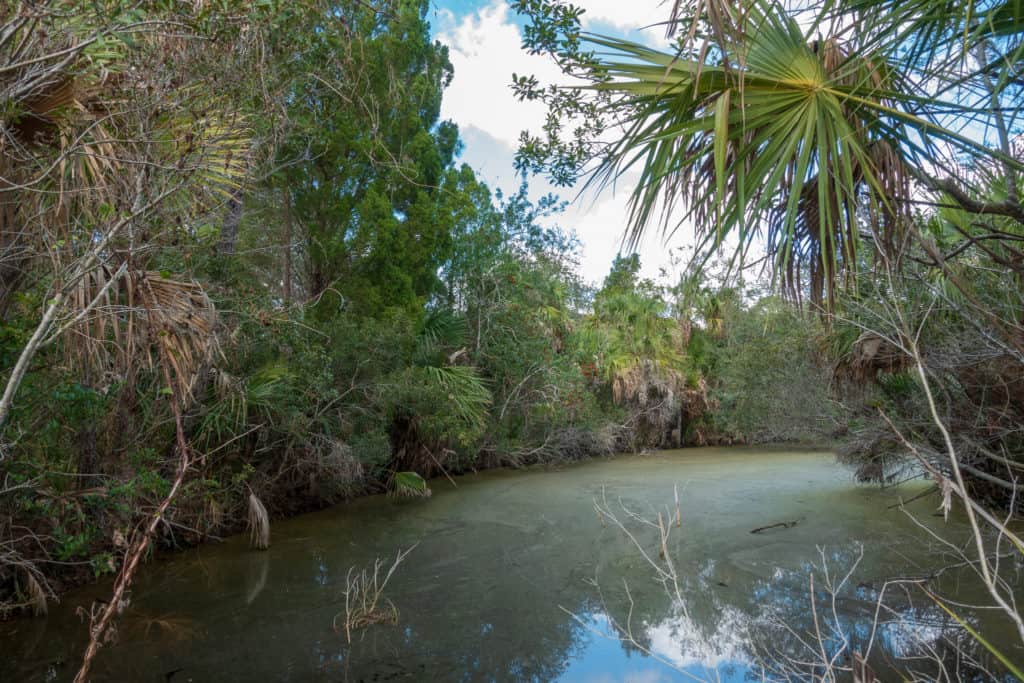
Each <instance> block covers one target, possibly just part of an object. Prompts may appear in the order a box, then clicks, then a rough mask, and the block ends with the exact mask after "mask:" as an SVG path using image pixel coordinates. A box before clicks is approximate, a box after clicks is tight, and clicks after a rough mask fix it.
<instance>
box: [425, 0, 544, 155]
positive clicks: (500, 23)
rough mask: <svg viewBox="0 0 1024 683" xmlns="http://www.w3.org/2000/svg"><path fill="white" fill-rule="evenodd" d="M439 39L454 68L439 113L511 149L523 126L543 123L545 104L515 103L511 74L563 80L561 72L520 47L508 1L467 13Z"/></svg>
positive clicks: (529, 127) (535, 126) (519, 38)
mask: <svg viewBox="0 0 1024 683" xmlns="http://www.w3.org/2000/svg"><path fill="white" fill-rule="evenodd" d="M437 38H438V40H440V41H441V42H443V43H445V44H447V45H448V49H449V52H450V57H451V61H452V66H453V67H454V68H455V77H454V79H453V80H452V84H451V86H450V87H449V88H448V90H446V91H445V95H444V100H443V101H442V104H441V116H442V117H445V118H451V119H454V120H455V121H456V122H457V123H459V124H460V125H462V126H469V125H472V126H475V127H477V128H479V129H480V130H482V131H484V132H486V133H488V134H490V135H491V136H493V137H495V138H497V139H498V140H500V141H502V142H503V143H505V144H507V145H508V146H509V147H510V148H515V146H516V143H517V141H518V139H519V132H520V131H521V130H523V129H524V128H528V129H531V130H536V129H537V128H539V127H540V126H541V125H543V123H544V116H545V113H546V110H545V108H544V105H543V104H541V103H539V102H520V101H518V100H517V99H516V98H515V96H514V95H513V94H512V89H511V88H510V84H511V83H512V74H513V73H518V74H534V75H536V76H537V78H539V79H540V80H541V82H543V83H552V82H555V83H557V82H560V81H562V80H563V79H562V77H561V72H560V71H559V70H558V67H557V66H555V64H554V62H553V61H552V60H551V59H548V58H547V57H542V56H537V55H529V54H527V53H526V52H524V51H523V49H522V36H521V35H520V33H519V27H518V26H516V25H515V24H513V23H512V21H511V20H510V17H509V8H508V5H507V4H505V3H504V2H502V1H501V0H498V1H497V2H495V3H493V4H491V5H489V6H487V7H484V8H483V9H481V10H479V11H477V12H475V13H474V14H470V15H467V16H465V17H463V18H462V20H461V21H460V22H458V23H454V24H451V25H450V27H449V28H447V29H446V30H444V31H443V32H441V33H439V34H438V35H437Z"/></svg>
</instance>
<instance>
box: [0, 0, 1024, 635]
mask: <svg viewBox="0 0 1024 683" xmlns="http://www.w3.org/2000/svg"><path fill="white" fill-rule="evenodd" d="M516 5H517V8H518V9H519V10H520V11H522V12H524V13H526V14H527V15H528V16H529V17H530V19H531V21H532V23H531V24H530V25H529V27H528V29H527V32H526V42H527V47H528V48H529V49H531V50H533V51H535V52H543V53H549V54H551V55H553V57H554V58H555V59H556V60H557V61H558V62H559V63H560V64H561V65H562V66H563V68H565V70H566V71H567V72H569V73H571V74H574V75H576V76H579V77H582V78H584V79H587V80H588V81H589V82H590V83H591V85H592V86H593V87H592V88H590V89H585V90H579V91H573V90H564V89H553V88H548V87H546V86H545V84H540V83H538V82H537V81H536V80H535V79H533V78H532V77H528V76H521V77H517V79H516V83H515V87H516V88H517V90H518V92H519V94H520V95H521V96H522V97H524V98H528V99H538V100H542V101H544V102H546V103H547V104H548V105H549V106H550V107H551V112H552V115H551V117H550V118H549V126H548V127H547V128H546V129H545V130H544V131H543V132H541V133H540V134H539V135H537V136H534V137H531V136H526V137H525V138H524V143H523V147H522V149H521V150H520V156H519V161H520V164H521V166H522V169H523V170H533V171H538V172H539V171H547V172H549V173H550V174H551V176H552V178H553V179H554V180H555V181H556V182H562V183H565V184H569V183H571V182H574V181H575V180H576V179H577V178H579V177H580V176H581V175H583V174H586V173H590V174H591V175H589V176H588V177H589V178H590V179H591V181H593V182H596V183H598V184H600V183H602V182H611V181H614V180H615V179H616V178H618V177H620V176H622V175H623V174H624V173H627V172H632V171H636V172H637V173H638V177H639V183H638V184H637V190H636V193H635V195H634V198H633V205H632V207H633V214H632V218H633V222H632V225H631V226H628V227H629V228H630V229H631V230H632V234H633V235H634V236H637V235H639V234H640V233H642V231H643V230H645V229H647V228H648V227H650V225H651V224H653V223H654V222H655V221H656V219H657V217H658V216H661V215H664V216H666V221H667V222H666V223H665V226H664V227H665V228H666V229H668V230H670V231H674V230H677V229H680V228H683V227H690V226H692V227H693V229H694V230H695V231H696V237H697V241H698V249H697V252H698V253H697V258H696V259H695V261H694V263H693V264H692V265H691V266H690V267H687V268H684V269H683V272H682V273H681V274H676V275H673V276H672V277H671V278H669V277H666V278H664V279H663V280H661V281H659V282H653V281H650V280H645V279H642V278H641V277H640V276H639V272H640V264H639V261H638V260H637V258H636V257H635V256H623V257H620V258H619V259H617V260H616V262H615V263H614V264H612V265H611V269H610V272H609V274H608V276H607V278H606V279H605V281H604V283H603V284H602V285H601V286H600V287H599V288H597V289H594V288H591V287H589V286H588V285H587V284H586V283H584V282H582V281H581V279H580V277H579V275H578V272H577V269H576V265H577V264H576V259H577V258H578V254H577V244H576V242H575V240H574V238H573V236H572V235H569V234H566V233H565V232H563V231H561V230H559V229H558V228H555V227H552V226H553V225H555V223H556V222H557V217H558V213H559V211H560V210H561V208H562V205H561V204H560V202H559V200H558V199H557V198H555V197H552V196H549V197H545V198H543V199H541V200H539V201H531V200H530V198H529V193H528V191H527V187H526V185H525V184H524V185H523V186H521V187H518V188H512V191H511V192H508V191H506V193H502V192H500V191H498V190H497V189H494V188H489V187H487V185H486V184H485V183H484V182H482V181H481V180H480V179H479V178H478V177H477V176H476V174H475V173H474V171H473V169H471V168H469V167H468V166H465V165H462V164H460V162H459V153H460V149H461V145H462V143H461V141H460V138H459V131H458V130H457V128H456V126H455V125H454V124H453V123H452V122H449V121H443V120H440V116H439V112H440V103H441V98H442V96H443V93H444V89H445V87H446V85H447V84H448V83H449V81H450V79H451V77H452V66H451V63H450V61H449V59H448V55H447V51H446V48H445V47H444V46H443V45H441V44H439V43H437V42H434V41H432V40H431V37H430V27H429V25H428V23H427V21H426V18H425V17H426V15H427V9H428V3H427V2H426V1H425V0H384V1H382V2H379V3H365V2H360V1H353V2H345V1H341V2H338V1H333V0H306V1H305V2H299V3H285V2H275V1H274V0H266V1H264V2H256V3H251V2H243V1H241V0H237V1H236V0H223V1H222V2H218V3H192V2H176V1H173V0H172V1H153V2H130V1H128V0H103V1H102V2H96V1H90V2H63V1H58V0H51V1H49V2H47V1H41V2H21V3H8V4H7V5H6V6H5V7H4V8H2V9H0V57H2V62H3V66H0V136H2V137H0V316H2V321H0V363H2V365H3V367H4V371H5V375H4V376H5V377H6V378H7V384H6V390H5V392H4V395H3V397H2V399H0V427H2V429H3V442H2V444H0V609H2V611H4V612H10V611H16V610H19V609H20V610H27V609H34V610H36V611H44V610H45V607H46V603H47V601H48V600H50V599H52V598H54V597H56V595H57V594H58V593H59V592H60V590H62V588H63V587H64V586H65V585H67V584H68V583H70V582H74V581H80V580H82V578H83V576H92V575H101V574H104V573H118V574H119V576H120V577H121V579H120V580H119V585H120V586H121V587H122V588H123V587H124V586H126V585H127V584H128V583H129V582H130V578H131V572H132V571H133V570H134V567H135V566H136V564H137V562H138V561H139V559H140V558H141V557H143V556H144V555H146V554H147V553H148V552H149V548H148V545H149V543H150V541H151V540H152V541H156V542H158V543H160V544H163V545H167V546H176V545H181V544H184V543H194V542H198V541H200V540H202V539H205V538H210V537H216V536H219V535H223V534H226V533H230V532H233V531H235V530H238V529H241V528H243V527H244V525H245V524H246V523H247V519H248V520H249V524H250V525H251V526H252V527H253V529H254V531H255V532H256V533H254V541H255V543H256V544H257V545H262V544H264V543H265V539H264V538H262V536H263V535H264V534H263V533H261V532H259V531H258V530H259V529H261V528H264V527H265V517H266V516H267V514H268V513H269V515H270V516H271V517H272V516H277V515H283V514H288V513H292V512H296V511H300V510H306V509H310V508H313V507H317V506H323V505H327V504H330V503H333V502H336V501H339V500H341V499H344V498H346V497H350V496H353V495H357V494H361V493H365V492H370V491H388V492H391V493H393V494H395V495H412V496H415V495H428V494H429V491H430V489H429V486H428V483H427V481H426V480H427V479H429V478H431V477H435V476H444V475H448V474H451V473H454V472H459V471H465V470H468V469H472V468H480V467H493V466H522V465H527V464H534V463H551V462H558V461H564V460H569V459H577V458H582V457H587V456H593V455H603V454H610V453H613V452H616V451H624V450H628V451H639V450H642V449H647V448H659V447H669V446H680V445H693V444H715V443H734V442H763V441H783V440H794V439H799V440H805V441H810V442H816V443H824V442H826V441H827V440H828V439H830V438H832V437H839V438H842V439H843V446H842V450H841V454H842V456H843V458H845V459H846V460H848V461H849V462H851V463H853V464H854V466H855V467H856V468H857V472H858V474H859V475H860V477H861V478H862V479H864V480H871V481H891V480H893V479H894V478H898V477H900V476H901V473H902V472H904V471H905V470H906V469H907V465H908V463H912V464H913V465H914V467H915V468H920V467H922V466H923V467H924V468H925V469H926V470H927V471H928V472H929V474H930V475H931V476H932V477H933V478H934V479H935V482H936V485H937V487H938V488H939V489H940V490H941V491H943V492H944V494H945V500H946V505H949V504H950V503H949V500H950V497H951V496H953V495H955V496H958V497H959V498H960V499H962V500H963V501H964V502H965V504H966V505H967V509H968V511H969V512H970V510H973V509H974V508H973V507H972V505H976V503H974V502H973V501H975V500H977V499H984V501H985V502H987V503H992V504H994V505H996V506H1001V507H1003V508H1007V509H1010V511H1011V513H1012V512H1014V507H1015V506H1016V505H1017V504H1018V501H1019V499H1018V498H1017V497H1016V495H1015V494H1016V490H1017V489H1016V484H1015V481H1016V474H1017V473H1018V472H1019V470H1020V469H1021V468H1022V467H1024V465H1022V464H1021V463H1022V458H1021V442H1020V439H1021V436H1020V426H1021V424H1024V414H1022V410H1024V372H1022V367H1024V366H1022V361H1024V356H1022V355H1021V354H1022V353H1024V334H1022V332H1024V327H1022V322H1021V313H1022V311H1024V300H1022V290H1021V281H1020V279H1021V277H1022V274H1024V252H1022V251H1021V249H1020V242H1021V241H1022V240H1024V208H1022V206H1021V203H1020V198H1019V192H1018V186H1019V182H1020V178H1021V172H1022V170H1024V162H1022V161H1021V145H1020V144H1019V142H1015V140H1018V141H1019V139H1020V138H1019V129H1020V124H1019V122H1018V121H1017V116H1018V115H1019V113H1020V111H1019V110H1020V106H1021V104H1020V86H1021V74H1020V66H1021V64H1022V61H1021V52H1022V50H1024V42H1022V40H1021V36H1022V34H1024V26H1022V24H1021V20H1020V16H1021V13H1020V12H1019V11H1017V10H1018V9H1019V8H1018V7H1017V4H1016V3H1015V2H1013V1H1012V0H1007V1H1005V2H990V3H982V4H981V5H979V6H978V7H976V8H975V10H974V11H971V10H960V9H957V8H951V7H946V5H945V3H941V2H938V1H937V0H919V1H916V0H915V1H914V2H900V3H891V2H888V1H887V0H850V1H849V2H842V3H825V7H823V8H820V9H821V12H820V13H819V15H818V16H817V17H816V19H814V20H813V21H810V24H807V20H806V17H804V19H805V25H802V24H799V23H798V22H797V21H796V19H795V18H794V16H793V15H792V14H791V13H789V12H787V9H786V8H785V7H783V6H781V5H777V4H775V3H771V2H748V3H744V5H745V6H744V7H743V8H742V11H740V9H738V8H737V7H734V5H733V4H732V3H728V2H718V1H717V0H709V1H707V2H702V3H696V7H693V6H690V4H688V3H677V5H676V13H675V14H676V15H675V16H674V18H673V21H672V26H673V27H674V28H682V30H680V31H677V36H678V38H677V48H678V52H677V54H674V55H673V54H669V53H660V52H657V51H655V50H651V49H649V48H646V47H643V46H639V45H634V44H631V43H626V42H624V41H618V40H611V39H606V38H601V37H597V36H590V37H585V36H582V35H581V32H580V27H579V10H577V9H575V8H573V7H571V6H569V5H565V4H562V3H557V2H555V3H552V2H543V1H541V0H537V1H533V0H531V1H529V2H519V3H516ZM804 12H805V13H806V12H810V13H811V14H814V12H813V11H811V10H807V9H806V8H804ZM808 26H809V28H808ZM850 26H856V27H857V28H858V30H857V31H850V30H848V29H849V27H850ZM830 32H834V35H833V34H832V33H830ZM822 36H823V37H822ZM598 50H601V51H602V53H601V54H599V53H598ZM964 119H970V120H973V121H978V122H980V123H978V124H977V126H978V130H960V129H959V128H958V122H959V121H962V120H964ZM615 121H618V122H619V123H618V124H614V123H613V122H615ZM616 125H619V126H624V127H623V128H616ZM610 130H616V131H618V132H617V133H616V135H615V136H614V139H613V141H612V142H611V143H610V144H609V143H608V131H610ZM1015 136H1017V137H1016V138H1015ZM506 190H508V188H506ZM665 207H668V208H669V209H676V210H675V211H665V212H664V213H662V212H661V209H662V208H665ZM626 227H627V226H624V228H626ZM761 235H766V236H767V239H766V240H765V241H764V243H763V244H764V245H766V248H767V251H768V259H767V261H768V263H769V264H770V265H773V266H774V267H773V268H770V269H769V270H770V271H772V277H771V281H770V282H764V283H761V282H751V276H750V272H751V271H750V269H744V267H743V266H744V264H743V261H744V259H743V255H744V254H746V253H747V251H748V249H750V247H751V245H752V244H760V243H758V242H757V240H758V239H759V236H761ZM731 243H738V245H739V247H738V250H737V253H736V255H732V254H729V253H726V254H725V255H724V260H723V261H722V263H721V264H720V267H719V268H717V269H715V268H710V267H709V266H708V264H709V263H710V262H711V260H712V259H713V257H714V256H715V255H716V254H719V255H721V254H722V253H723V249H722V248H723V245H725V244H731ZM744 278H746V281H744ZM916 471H919V470H916ZM979 514H981V513H979ZM979 552H981V553H982V557H981V559H980V562H981V565H982V567H983V568H985V567H987V565H986V560H985V559H984V557H986V555H985V554H984V553H985V551H984V549H983V548H981V546H979ZM1000 590H1002V589H1001V588H994V589H993V596H994V597H995V598H996V599H997V601H998V598H999V596H1000V595H1005V591H1004V592H1003V593H1001V592H1000ZM116 602H117V601H116V600H114V601H112V604H114V603H116ZM95 618H97V622H96V623H98V624H99V626H100V628H98V629H96V633H98V634H99V635H97V636H96V638H99V637H100V636H101V635H102V632H103V626H104V625H105V623H106V622H105V621H103V620H102V619H103V617H102V616H100V615H95ZM107 618H109V614H108V615H107ZM1017 621H1018V623H1020V621H1019V617H1018V619H1017ZM1021 628H1022V634H1024V626H1022V627H1021ZM96 638H94V640H96Z"/></svg>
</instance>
